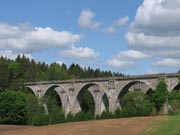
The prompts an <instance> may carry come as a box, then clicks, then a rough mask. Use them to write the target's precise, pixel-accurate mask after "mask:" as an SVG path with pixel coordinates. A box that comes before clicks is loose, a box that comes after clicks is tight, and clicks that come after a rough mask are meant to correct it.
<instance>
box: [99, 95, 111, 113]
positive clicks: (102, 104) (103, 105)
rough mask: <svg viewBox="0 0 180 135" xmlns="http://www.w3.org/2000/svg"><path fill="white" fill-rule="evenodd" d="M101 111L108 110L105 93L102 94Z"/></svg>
mask: <svg viewBox="0 0 180 135" xmlns="http://www.w3.org/2000/svg"><path fill="white" fill-rule="evenodd" d="M103 111H109V100H108V96H107V94H106V93H104V94H103V96H102V101H101V112H103Z"/></svg>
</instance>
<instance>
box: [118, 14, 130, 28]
mask: <svg viewBox="0 0 180 135" xmlns="http://www.w3.org/2000/svg"><path fill="white" fill-rule="evenodd" d="M128 21H129V17H128V16H125V17H122V18H120V19H118V20H117V21H115V25H116V26H118V27H121V26H123V25H126V24H127V23H128Z"/></svg>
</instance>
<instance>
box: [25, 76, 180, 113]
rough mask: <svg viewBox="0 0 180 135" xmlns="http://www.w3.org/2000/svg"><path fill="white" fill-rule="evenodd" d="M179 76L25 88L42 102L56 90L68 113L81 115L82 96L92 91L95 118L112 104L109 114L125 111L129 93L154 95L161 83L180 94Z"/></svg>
mask: <svg viewBox="0 0 180 135" xmlns="http://www.w3.org/2000/svg"><path fill="white" fill-rule="evenodd" d="M179 75H180V74H178V73H167V74H165V73H163V74H151V75H134V76H123V77H105V78H91V79H75V80H65V81H41V82H29V83H25V84H24V86H25V87H27V88H29V89H30V90H31V91H32V92H33V93H34V95H35V96H38V97H39V98H41V97H44V96H46V95H48V93H49V92H50V91H52V90H54V91H56V92H57V93H58V95H59V97H60V100H61V103H62V107H63V109H64V111H65V113H66V114H67V113H68V112H71V113H74V114H75V113H77V112H79V111H80V110H81V106H80V102H81V101H80V100H79V98H78V95H79V93H80V92H81V91H82V90H88V91H89V92H90V93H91V95H92V97H93V99H94V103H95V115H97V114H101V113H102V112H103V111H104V110H105V109H106V107H105V105H106V104H107V103H108V105H109V111H112V112H113V111H115V110H116V108H118V107H121V100H122V97H123V96H124V94H125V93H126V92H128V91H143V92H144V93H145V94H148V93H150V92H152V91H153V90H154V89H155V87H156V85H157V83H158V82H159V81H160V80H164V81H165V82H166V83H167V85H168V90H169V92H171V91H173V90H179V79H178V78H179Z"/></svg>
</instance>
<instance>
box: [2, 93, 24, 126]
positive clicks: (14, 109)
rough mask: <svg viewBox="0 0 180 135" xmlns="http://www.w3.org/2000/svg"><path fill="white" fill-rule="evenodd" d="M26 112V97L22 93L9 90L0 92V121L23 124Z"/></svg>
mask: <svg viewBox="0 0 180 135" xmlns="http://www.w3.org/2000/svg"><path fill="white" fill-rule="evenodd" d="M26 113H27V111H26V99H25V95H24V94H22V93H19V92H15V91H10V90H6V91H5V92H2V93H0V121H1V123H3V124H25V123H26Z"/></svg>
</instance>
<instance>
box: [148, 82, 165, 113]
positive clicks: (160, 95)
mask: <svg viewBox="0 0 180 135" xmlns="http://www.w3.org/2000/svg"><path fill="white" fill-rule="evenodd" d="M167 96H168V89H167V84H166V83H165V81H160V82H159V83H158V84H157V86H156V89H155V90H154V92H153V93H152V98H151V101H152V102H153V103H154V104H155V107H156V109H157V111H158V112H159V111H160V110H161V108H162V106H163V105H164V103H165V101H166V98H167Z"/></svg>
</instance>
